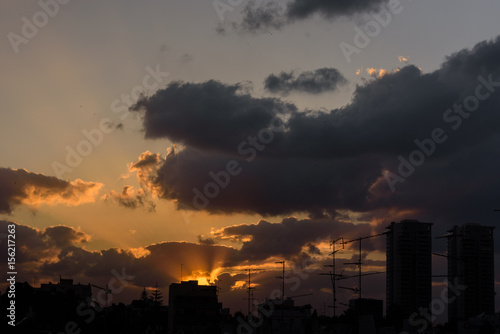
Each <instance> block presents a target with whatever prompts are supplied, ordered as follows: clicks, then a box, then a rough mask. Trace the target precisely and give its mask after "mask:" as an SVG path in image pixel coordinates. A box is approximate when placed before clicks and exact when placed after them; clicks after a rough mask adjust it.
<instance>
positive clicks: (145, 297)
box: [140, 287, 149, 302]
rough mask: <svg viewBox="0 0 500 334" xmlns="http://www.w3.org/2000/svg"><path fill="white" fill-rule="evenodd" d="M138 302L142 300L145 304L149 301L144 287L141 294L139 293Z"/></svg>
mask: <svg viewBox="0 0 500 334" xmlns="http://www.w3.org/2000/svg"><path fill="white" fill-rule="evenodd" d="M140 300H142V301H143V302H147V301H148V300H149V294H148V292H147V291H146V287H144V290H142V292H141V298H140Z"/></svg>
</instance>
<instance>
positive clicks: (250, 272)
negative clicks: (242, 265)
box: [245, 268, 265, 317]
mask: <svg viewBox="0 0 500 334" xmlns="http://www.w3.org/2000/svg"><path fill="white" fill-rule="evenodd" d="M264 270H265V269H259V268H253V269H252V268H247V269H245V271H248V288H247V290H248V316H249V317H250V315H251V312H252V305H253V291H252V290H253V289H255V288H252V281H251V274H252V271H256V272H257V271H264Z"/></svg>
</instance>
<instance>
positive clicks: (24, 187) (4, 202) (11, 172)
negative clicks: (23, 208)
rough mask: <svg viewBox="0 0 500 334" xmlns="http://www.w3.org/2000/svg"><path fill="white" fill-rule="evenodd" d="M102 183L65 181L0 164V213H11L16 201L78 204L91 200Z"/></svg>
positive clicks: (23, 202)
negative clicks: (1, 166) (3, 166)
mask: <svg viewBox="0 0 500 334" xmlns="http://www.w3.org/2000/svg"><path fill="white" fill-rule="evenodd" d="M101 187H102V184H100V183H95V182H85V181H82V180H79V179H78V180H75V181H65V180H60V179H58V178H56V177H53V176H46V175H43V174H37V173H32V172H28V171H27V170H24V169H10V168H0V189H1V190H2V191H1V193H0V213H11V212H12V211H13V210H14V208H15V207H16V206H18V205H20V204H27V205H30V206H34V207H36V206H38V205H39V204H49V205H55V204H65V205H80V204H82V203H88V202H93V201H94V200H95V198H96V196H97V194H98V193H99V190H100V189H101Z"/></svg>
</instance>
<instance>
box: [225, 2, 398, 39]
mask: <svg viewBox="0 0 500 334" xmlns="http://www.w3.org/2000/svg"><path fill="white" fill-rule="evenodd" d="M388 2H389V0H293V1H291V2H289V3H288V4H285V3H284V1H271V2H266V3H264V4H261V5H256V4H254V3H253V2H250V3H249V4H248V5H247V6H246V7H245V8H244V9H243V12H242V14H243V19H242V20H241V22H231V23H230V24H229V27H231V28H232V29H233V30H236V31H238V32H250V33H263V32H268V31H269V30H279V29H281V28H282V27H283V26H285V25H287V24H291V23H293V22H295V21H297V20H302V19H306V18H308V17H310V16H312V15H313V14H320V15H321V16H323V17H325V18H327V19H332V18H336V17H339V16H352V15H354V14H363V13H368V12H372V11H377V10H379V9H380V8H381V7H382V6H383V5H384V4H386V3H388ZM218 30H219V32H223V31H225V30H226V28H225V27H224V26H219V28H218Z"/></svg>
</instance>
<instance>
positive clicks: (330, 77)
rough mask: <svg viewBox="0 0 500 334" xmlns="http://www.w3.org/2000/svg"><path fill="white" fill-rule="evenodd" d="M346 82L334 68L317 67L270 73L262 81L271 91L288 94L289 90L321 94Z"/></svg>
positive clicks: (333, 89)
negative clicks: (312, 69)
mask: <svg viewBox="0 0 500 334" xmlns="http://www.w3.org/2000/svg"><path fill="white" fill-rule="evenodd" d="M346 83H347V80H346V78H345V77H344V76H343V75H342V74H341V73H340V72H339V71H338V70H337V69H335V68H319V69H317V70H314V71H305V72H302V73H300V74H298V75H296V74H295V73H294V72H293V71H292V72H281V73H280V74H278V75H275V74H270V75H269V76H268V77H267V78H266V79H265V81H264V86H265V89H266V90H268V91H270V92H271V93H280V94H284V95H286V94H288V93H290V92H291V91H298V92H304V93H309V94H321V93H324V92H328V91H335V90H337V89H338V88H339V86H342V85H345V84H346Z"/></svg>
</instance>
